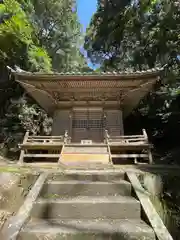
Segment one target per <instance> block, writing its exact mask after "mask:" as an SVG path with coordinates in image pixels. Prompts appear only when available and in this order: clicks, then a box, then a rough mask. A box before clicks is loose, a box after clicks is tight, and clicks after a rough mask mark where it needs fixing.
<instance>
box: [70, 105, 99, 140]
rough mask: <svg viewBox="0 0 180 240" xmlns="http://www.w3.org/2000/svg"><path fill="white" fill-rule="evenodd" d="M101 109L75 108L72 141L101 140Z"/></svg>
mask: <svg viewBox="0 0 180 240" xmlns="http://www.w3.org/2000/svg"><path fill="white" fill-rule="evenodd" d="M103 120H104V119H103V114H102V110H99V109H97V110H94V109H84V110H75V111H74V114H73V120H72V141H74V142H80V141H81V140H85V139H89V140H92V141H94V142H101V141H102V140H103V131H104V121H103Z"/></svg>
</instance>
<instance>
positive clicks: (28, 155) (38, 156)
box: [24, 154, 60, 158]
mask: <svg viewBox="0 0 180 240" xmlns="http://www.w3.org/2000/svg"><path fill="white" fill-rule="evenodd" d="M59 156H60V154H25V155H24V158H25V157H28V158H59Z"/></svg>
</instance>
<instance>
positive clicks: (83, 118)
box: [72, 110, 88, 142]
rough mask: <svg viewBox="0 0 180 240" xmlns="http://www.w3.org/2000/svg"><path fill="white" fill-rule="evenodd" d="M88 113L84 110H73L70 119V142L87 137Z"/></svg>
mask: <svg viewBox="0 0 180 240" xmlns="http://www.w3.org/2000/svg"><path fill="white" fill-rule="evenodd" d="M87 121H88V115H87V111H85V110H75V111H74V112H73V119H72V142H80V141H81V140H83V139H87V135H88V128H87Z"/></svg>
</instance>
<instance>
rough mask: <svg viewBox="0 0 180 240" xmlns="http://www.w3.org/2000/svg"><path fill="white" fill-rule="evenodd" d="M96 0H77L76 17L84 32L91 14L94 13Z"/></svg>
mask: <svg viewBox="0 0 180 240" xmlns="http://www.w3.org/2000/svg"><path fill="white" fill-rule="evenodd" d="M96 5H97V0H77V7H78V16H79V20H80V23H81V24H82V25H83V30H84V31H85V30H86V28H87V26H88V24H89V23H90V20H91V17H92V15H93V13H95V12H96Z"/></svg>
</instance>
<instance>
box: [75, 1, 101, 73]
mask: <svg viewBox="0 0 180 240" xmlns="http://www.w3.org/2000/svg"><path fill="white" fill-rule="evenodd" d="M96 6H97V0H77V7H78V16H79V20H80V23H81V24H82V26H83V31H84V32H85V31H86V28H87V27H88V25H89V23H90V21H91V17H92V15H93V14H94V13H95V12H96ZM83 52H84V51H83ZM84 56H85V57H86V52H84ZM87 62H88V66H89V67H90V68H93V69H96V68H97V67H98V66H93V65H92V63H91V62H90V61H89V60H88V61H87Z"/></svg>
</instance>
